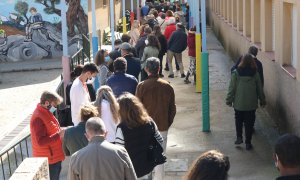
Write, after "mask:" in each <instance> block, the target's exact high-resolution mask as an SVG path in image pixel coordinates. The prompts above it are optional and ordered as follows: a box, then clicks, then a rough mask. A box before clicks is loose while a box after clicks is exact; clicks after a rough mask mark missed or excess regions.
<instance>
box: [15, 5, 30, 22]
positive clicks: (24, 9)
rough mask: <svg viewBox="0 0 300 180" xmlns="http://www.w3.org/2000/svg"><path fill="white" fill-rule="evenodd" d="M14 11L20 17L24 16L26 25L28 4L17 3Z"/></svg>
mask: <svg viewBox="0 0 300 180" xmlns="http://www.w3.org/2000/svg"><path fill="white" fill-rule="evenodd" d="M15 11H17V12H18V13H19V15H20V16H24V17H25V19H26V23H28V17H27V15H26V14H27V12H28V3H27V2H23V1H18V2H17V3H16V4H15Z"/></svg>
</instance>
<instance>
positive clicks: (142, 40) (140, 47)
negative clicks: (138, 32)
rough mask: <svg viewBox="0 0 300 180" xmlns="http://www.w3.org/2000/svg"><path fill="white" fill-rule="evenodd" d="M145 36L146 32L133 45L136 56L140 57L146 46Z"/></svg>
mask: <svg viewBox="0 0 300 180" xmlns="http://www.w3.org/2000/svg"><path fill="white" fill-rule="evenodd" d="M147 36H148V35H147V34H144V35H143V36H141V37H140V38H139V40H138V41H137V43H136V45H135V50H136V53H137V55H138V56H137V57H138V58H140V59H141V58H142V57H143V53H144V49H145V47H146V43H145V40H146V39H147Z"/></svg>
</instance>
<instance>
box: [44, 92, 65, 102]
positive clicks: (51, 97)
mask: <svg viewBox="0 0 300 180" xmlns="http://www.w3.org/2000/svg"><path fill="white" fill-rule="evenodd" d="M46 101H48V102H49V103H51V102H55V103H56V104H57V105H59V104H61V103H62V102H63V98H62V97H61V96H60V95H58V94H57V93H56V92H51V91H44V92H43V93H42V95H41V98H40V103H41V104H45V102H46Z"/></svg>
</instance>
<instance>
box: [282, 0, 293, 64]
mask: <svg viewBox="0 0 300 180" xmlns="http://www.w3.org/2000/svg"><path fill="white" fill-rule="evenodd" d="M292 7H293V6H292V4H290V3H283V13H282V15H283V16H282V20H283V21H282V23H281V24H282V26H281V36H282V40H283V41H282V46H281V47H282V59H281V60H282V62H281V64H282V65H290V64H291V59H292Z"/></svg>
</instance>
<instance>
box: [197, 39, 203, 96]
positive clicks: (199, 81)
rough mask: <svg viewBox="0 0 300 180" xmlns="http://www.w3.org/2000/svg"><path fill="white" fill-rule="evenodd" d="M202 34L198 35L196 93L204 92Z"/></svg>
mask: <svg viewBox="0 0 300 180" xmlns="http://www.w3.org/2000/svg"><path fill="white" fill-rule="evenodd" d="M201 46H202V40H201V34H199V33H196V92H199V93H201V92H202V77H201V74H202V65H201Z"/></svg>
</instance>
